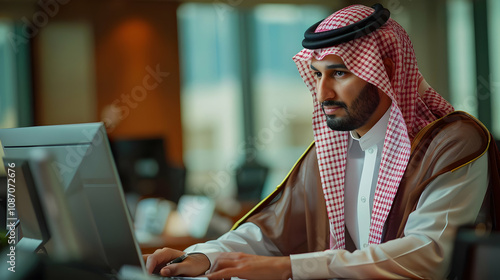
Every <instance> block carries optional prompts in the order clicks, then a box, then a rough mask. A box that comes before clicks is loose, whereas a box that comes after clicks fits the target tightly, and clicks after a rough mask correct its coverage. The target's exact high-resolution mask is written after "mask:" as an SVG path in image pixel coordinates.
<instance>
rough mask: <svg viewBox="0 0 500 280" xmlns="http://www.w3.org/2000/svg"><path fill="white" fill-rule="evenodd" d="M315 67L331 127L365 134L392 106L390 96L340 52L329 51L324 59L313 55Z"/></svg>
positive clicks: (318, 89)
mask: <svg viewBox="0 0 500 280" xmlns="http://www.w3.org/2000/svg"><path fill="white" fill-rule="evenodd" d="M311 69H312V70H313V72H314V76H315V78H316V91H317V93H316V94H317V95H316V98H317V99H318V101H319V102H320V103H321V107H322V109H323V112H324V113H325V115H326V120H327V125H328V127H330V128H331V129H333V130H338V131H351V130H355V131H356V132H357V133H358V134H359V135H361V136H362V135H364V134H365V133H366V132H367V131H368V130H370V128H371V127H372V126H373V125H375V123H377V121H378V120H379V119H380V118H381V117H382V116H383V114H384V113H385V111H386V110H387V108H389V107H388V106H387V102H389V105H390V99H389V97H387V95H385V94H384V93H383V92H381V91H379V90H378V88H377V87H376V86H374V85H372V84H370V83H368V82H366V81H364V80H363V79H361V78H359V77H357V76H356V75H354V74H353V73H351V72H350V71H349V70H348V69H347V67H346V66H345V64H344V62H343V61H342V59H341V58H340V57H339V56H336V55H327V56H325V57H324V58H323V59H322V60H316V59H314V58H313V60H312V62H311ZM381 98H382V99H383V100H382V101H383V102H382V103H383V104H382V105H383V106H381ZM387 99H388V100H389V101H388V100H387Z"/></svg>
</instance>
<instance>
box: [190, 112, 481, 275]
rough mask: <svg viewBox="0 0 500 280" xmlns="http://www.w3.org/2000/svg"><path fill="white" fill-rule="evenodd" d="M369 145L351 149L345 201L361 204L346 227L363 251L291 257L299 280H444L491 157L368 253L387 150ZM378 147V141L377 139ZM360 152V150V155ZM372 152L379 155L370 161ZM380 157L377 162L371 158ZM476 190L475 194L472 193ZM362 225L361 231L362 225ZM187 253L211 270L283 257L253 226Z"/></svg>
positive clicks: (436, 192) (447, 185)
mask: <svg viewBox="0 0 500 280" xmlns="http://www.w3.org/2000/svg"><path fill="white" fill-rule="evenodd" d="M384 117H385V116H384ZM384 126H387V121H386V120H384V118H382V119H381V120H379V123H377V124H376V125H375V126H374V127H372V129H371V130H370V131H369V132H368V133H367V134H366V135H368V136H370V135H371V132H372V130H376V131H377V132H375V133H374V134H378V130H382V131H385V129H382V128H383V127H384ZM369 133H370V134H369ZM366 135H364V136H366ZM364 136H363V137H364ZM363 137H361V139H358V140H351V143H350V146H349V147H350V150H349V153H351V152H352V151H353V149H357V148H359V149H360V150H359V151H357V153H358V154H357V155H356V156H354V155H349V158H348V161H349V162H348V164H347V168H348V169H350V170H353V169H355V170H356V171H352V173H351V171H349V175H347V176H348V177H347V178H346V193H345V196H346V200H348V199H349V200H355V201H356V203H346V211H345V212H346V214H345V215H346V216H345V221H346V226H347V228H348V231H349V232H350V234H351V236H352V238H353V241H354V242H355V243H356V246H357V248H358V250H355V251H354V252H349V251H347V250H326V251H321V252H313V253H304V254H296V255H290V259H291V264H292V274H293V278H294V279H317V278H385V279H391V278H392V279H401V278H417V279H444V278H445V277H446V276H447V273H448V269H449V262H450V256H451V254H452V249H453V239H454V234H455V230H456V228H455V227H454V226H453V225H457V224H471V223H473V222H474V221H475V219H476V217H477V215H478V213H479V210H480V208H481V204H482V201H483V197H484V195H485V193H486V190H487V186H488V155H487V153H485V154H484V155H482V156H481V157H480V158H478V159H477V160H475V161H474V162H472V163H470V164H468V165H467V166H465V167H462V168H460V169H458V170H456V171H454V172H447V173H445V174H442V175H440V176H438V177H437V178H436V179H435V180H434V181H432V182H431V183H429V185H428V186H427V187H426V189H425V190H424V191H423V193H422V195H421V196H420V199H419V201H418V204H417V208H416V210H415V211H413V212H412V213H411V214H410V215H409V217H408V220H407V223H406V225H405V229H404V237H403V238H399V239H395V240H390V241H388V242H385V243H382V244H378V245H373V244H372V245H368V246H364V244H367V240H368V232H367V229H369V223H370V213H371V207H372V205H371V204H370V203H371V201H372V200H373V188H374V184H375V183H376V175H375V174H376V173H377V174H378V170H377V168H378V166H379V165H380V164H377V160H378V161H379V159H377V158H380V153H381V150H382V148H381V146H380V143H379V142H380V141H378V140H374V141H373V143H372V141H371V140H370V141H367V143H365V140H364V139H363ZM374 139H378V137H377V135H375V136H374ZM356 144H359V145H358V146H357V148H356ZM372 148H373V149H376V151H375V150H373V151H372V152H371V153H370V149H372ZM351 150H352V151H351ZM375 154H376V156H375V159H374V157H373V156H372V155H375ZM373 161H375V163H374V162H373ZM373 166H375V168H373ZM370 167H371V170H369V169H370ZM351 174H361V175H360V177H359V178H360V179H358V180H359V182H360V183H357V180H356V179H355V178H352V177H351V176H350V175H351ZM365 174H366V175H365ZM352 186H354V187H353V188H352ZM348 189H349V190H348ZM471 189H472V190H475V191H474V192H471V191H470V190H471ZM368 197H369V199H368ZM365 200H368V204H365V202H364V201H365ZM360 202H361V203H360ZM366 205H369V206H368V207H367V206H366ZM348 209H351V210H352V209H356V211H352V212H354V214H351V213H349V214H348V213H347V212H351V211H348ZM360 222H362V223H363V224H362V225H360ZM291 234H293V233H291ZM185 251H186V252H201V253H204V254H205V255H207V257H208V258H209V260H210V262H211V263H212V264H213V263H214V261H215V259H216V258H217V257H218V255H219V254H220V253H221V252H243V253H247V254H256V255H264V256H280V255H281V253H280V251H279V250H278V249H277V247H276V246H275V245H274V244H273V243H272V242H271V241H270V240H268V239H267V238H266V237H265V236H264V235H263V234H262V232H261V230H260V228H259V227H257V226H256V225H255V224H252V223H249V222H247V223H244V224H242V225H241V226H240V227H238V228H237V229H235V230H233V231H230V232H228V233H226V234H224V235H222V236H221V237H220V238H218V239H217V240H212V241H208V242H206V243H201V244H196V245H193V246H191V247H189V248H187V249H186V250H185ZM416 260H418V261H416Z"/></svg>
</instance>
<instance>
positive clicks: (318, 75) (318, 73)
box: [313, 72, 322, 78]
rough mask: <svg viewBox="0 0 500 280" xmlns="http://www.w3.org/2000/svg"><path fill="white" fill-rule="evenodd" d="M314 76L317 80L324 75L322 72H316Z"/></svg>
mask: <svg viewBox="0 0 500 280" xmlns="http://www.w3.org/2000/svg"><path fill="white" fill-rule="evenodd" d="M313 75H314V76H315V77H316V78H321V76H322V74H321V72H314V73H313Z"/></svg>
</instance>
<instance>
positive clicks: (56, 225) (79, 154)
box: [0, 123, 144, 271]
mask: <svg viewBox="0 0 500 280" xmlns="http://www.w3.org/2000/svg"><path fill="white" fill-rule="evenodd" d="M0 141H1V143H2V148H3V152H4V157H5V158H8V159H18V160H25V161H28V162H30V167H31V169H32V171H33V181H34V184H35V185H36V186H37V188H38V190H39V193H40V194H42V195H41V196H40V200H41V201H42V204H43V206H44V208H45V209H44V210H45V213H46V220H47V223H48V227H49V231H50V233H51V238H50V241H49V242H48V243H47V245H46V246H45V247H46V251H47V254H48V255H49V256H50V255H51V254H55V255H57V254H58V253H61V252H64V248H65V246H71V248H73V249H71V252H69V253H71V255H72V256H75V257H76V258H78V259H79V260H80V261H85V262H88V263H90V264H93V265H99V266H101V267H103V268H109V269H110V270H112V271H118V270H119V269H120V267H121V266H122V265H125V264H128V265H135V266H141V267H144V263H143V261H142V257H141V253H140V249H139V247H138V244H137V242H136V240H135V236H134V233H133V228H132V222H131V218H130V214H129V212H128V209H127V206H126V203H125V197H124V193H123V190H122V187H121V183H120V180H119V177H118V173H117V170H116V167H115V164H114V161H113V158H112V155H111V151H110V146H109V141H108V138H107V134H106V130H105V128H104V126H103V124H102V123H89V124H72V125H54V126H36V127H25V128H11V129H0ZM40 155H43V156H40ZM40 190H41V191H40ZM20 219H21V220H22V217H20ZM75 251H76V252H75ZM65 253H68V250H66V252H65Z"/></svg>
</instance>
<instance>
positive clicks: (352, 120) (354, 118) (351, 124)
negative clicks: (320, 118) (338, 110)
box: [321, 83, 380, 131]
mask: <svg viewBox="0 0 500 280" xmlns="http://www.w3.org/2000/svg"><path fill="white" fill-rule="evenodd" d="M379 104H380V96H379V95H378V89H377V87H376V86H374V85H372V84H370V83H368V84H367V85H366V86H365V87H364V88H363V89H362V90H361V92H360V93H359V95H358V97H357V98H356V99H355V100H354V101H353V103H352V105H351V106H350V107H347V105H346V104H345V103H344V102H339V101H332V100H327V101H324V102H323V103H321V108H323V106H328V105H330V106H331V105H335V106H340V107H343V108H344V109H345V111H346V113H347V116H345V117H336V116H334V115H326V124H327V125H328V127H329V128H330V129H332V130H337V131H352V130H356V129H358V128H360V127H362V126H363V125H364V124H366V122H367V121H368V119H369V118H370V117H371V116H372V115H373V113H374V112H375V110H376V109H377V107H378V105H379ZM323 112H324V110H323Z"/></svg>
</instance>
